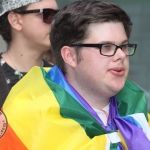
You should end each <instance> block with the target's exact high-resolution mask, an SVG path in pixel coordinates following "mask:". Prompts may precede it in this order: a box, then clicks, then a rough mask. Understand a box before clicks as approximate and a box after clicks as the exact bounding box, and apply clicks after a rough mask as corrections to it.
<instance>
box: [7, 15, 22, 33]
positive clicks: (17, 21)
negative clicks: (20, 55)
mask: <svg viewBox="0 0 150 150" xmlns="http://www.w3.org/2000/svg"><path fill="white" fill-rule="evenodd" d="M8 21H9V23H10V25H11V26H12V27H13V28H14V29H16V30H18V31H20V30H21V29H22V20H21V15H20V14H17V13H15V12H10V13H9V14H8Z"/></svg>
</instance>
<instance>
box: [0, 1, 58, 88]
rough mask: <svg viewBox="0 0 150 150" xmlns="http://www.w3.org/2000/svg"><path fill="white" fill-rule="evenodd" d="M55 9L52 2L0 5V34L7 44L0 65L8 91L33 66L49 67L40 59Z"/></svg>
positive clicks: (3, 3) (1, 55) (46, 44)
mask: <svg viewBox="0 0 150 150" xmlns="http://www.w3.org/2000/svg"><path fill="white" fill-rule="evenodd" d="M57 9H58V7H57V3H56V1H55V0H13V1H12V0H2V1H1V2H0V34H1V35H2V37H3V39H4V40H5V42H6V43H7V51H6V52H4V53H1V54H0V63H1V66H2V68H3V70H4V74H5V76H6V82H7V84H8V87H9V89H11V88H12V87H13V86H14V85H15V84H16V83H17V82H18V81H19V80H20V79H21V78H22V77H23V76H24V75H25V74H26V73H27V72H28V71H29V70H30V69H31V68H32V67H33V66H41V67H51V66H52V65H51V64H50V63H48V62H47V61H45V60H43V59H42V58H43V54H44V53H45V52H47V51H48V50H49V49H50V42H49V31H50V30H49V29H50V26H51V23H52V21H53V17H54V15H55V14H56V13H57Z"/></svg>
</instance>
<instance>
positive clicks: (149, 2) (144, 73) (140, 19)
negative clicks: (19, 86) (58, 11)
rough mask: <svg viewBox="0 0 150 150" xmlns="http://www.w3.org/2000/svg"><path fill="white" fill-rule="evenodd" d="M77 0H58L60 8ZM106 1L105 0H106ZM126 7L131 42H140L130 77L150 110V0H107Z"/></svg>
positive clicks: (0, 45)
mask: <svg viewBox="0 0 150 150" xmlns="http://www.w3.org/2000/svg"><path fill="white" fill-rule="evenodd" d="M73 1H75V0H57V3H58V6H59V8H62V7H63V6H65V5H67V4H69V3H71V2H73ZM104 1H105V0H104ZM107 2H113V3H115V4H117V5H119V6H120V7H121V8H122V9H124V10H125V11H126V12H127V14H128V15H129V16H130V18H131V21H132V23H133V30H132V34H131V38H130V42H131V43H135V44H138V47H137V51H136V54H135V55H134V56H132V57H130V72H129V79H131V80H132V81H133V82H135V83H136V84H137V85H138V86H139V87H141V88H142V89H143V90H144V91H145V92H146V96H147V99H148V109H149V112H150V80H149V79H150V67H148V64H150V58H149V55H150V48H149V47H150V45H149V44H150V0H132V1H131V0H107ZM5 50H6V44H5V42H4V41H3V40H2V38H1V37H0V52H3V51H5Z"/></svg>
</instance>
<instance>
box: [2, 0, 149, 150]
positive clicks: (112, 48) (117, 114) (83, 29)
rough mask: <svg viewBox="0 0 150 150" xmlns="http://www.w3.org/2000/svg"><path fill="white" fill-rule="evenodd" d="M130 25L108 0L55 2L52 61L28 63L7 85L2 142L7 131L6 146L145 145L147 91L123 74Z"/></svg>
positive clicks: (117, 148)
mask: <svg viewBox="0 0 150 150" xmlns="http://www.w3.org/2000/svg"><path fill="white" fill-rule="evenodd" d="M131 28H132V23H131V20H130V18H129V16H128V15H127V14H126V12H125V11H124V10H122V9H121V8H120V7H118V6H117V5H115V4H113V3H109V2H108V3H107V2H101V1H96V0H80V1H75V2H74V3H71V4H69V5H68V6H66V7H64V8H63V9H62V10H60V11H59V12H58V13H57V14H56V16H55V18H54V22H53V23H52V26H51V32H50V41H51V45H52V50H53V54H54V57H55V60H56V65H55V66H54V67H53V68H51V69H49V70H47V69H45V68H39V67H34V68H33V69H32V70H31V71H29V73H28V75H27V76H25V77H24V78H23V79H22V80H21V81H20V82H19V83H18V84H17V85H16V86H15V87H14V89H13V91H11V92H10V94H9V97H8V98H7V99H6V102H5V103H4V106H3V113H4V114H5V116H6V118H7V119H8V127H9V128H10V129H11V131H9V128H8V127H7V128H8V129H6V132H5V133H4V134H3V135H2V136H1V138H0V145H1V147H2V146H3V147H4V146H5V145H6V144H5V143H6V142H7V140H9V136H8V135H9V133H11V137H10V139H11V140H9V141H11V142H12V143H10V144H9V147H8V148H9V149H11V147H13V146H14V145H15V143H17V142H18V145H19V146H18V147H17V148H18V149H29V150H91V149H92V150H137V149H139V150H148V149H150V128H149V124H148V121H149V115H148V113H147V108H146V107H147V106H146V98H145V94H144V92H143V91H142V90H141V89H140V88H139V87H137V86H136V85H135V84H134V83H132V82H131V81H130V80H128V79H127V76H128V72H129V57H130V56H133V55H134V54H135V52H136V47H137V45H136V44H134V43H132V42H130V40H129V38H130V34H131ZM14 108H15V109H14ZM149 123H150V122H149ZM6 138H7V139H6ZM1 141H3V142H1ZM17 148H16V149H17Z"/></svg>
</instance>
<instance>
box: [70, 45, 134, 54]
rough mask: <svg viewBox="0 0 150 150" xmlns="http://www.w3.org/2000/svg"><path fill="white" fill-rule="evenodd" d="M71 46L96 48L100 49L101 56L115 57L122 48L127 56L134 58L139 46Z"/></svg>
mask: <svg viewBox="0 0 150 150" xmlns="http://www.w3.org/2000/svg"><path fill="white" fill-rule="evenodd" d="M69 46H73V47H96V48H98V49H99V51H100V54H101V55H104V56H108V57H110V56H114V55H115V54H116V52H117V49H118V48H120V49H121V50H122V51H123V52H124V53H125V54H126V56H132V55H134V54H135V51H136V48H137V44H125V45H120V46H117V45H115V44H111V43H107V44H80V43H78V44H71V45H69Z"/></svg>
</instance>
